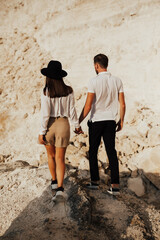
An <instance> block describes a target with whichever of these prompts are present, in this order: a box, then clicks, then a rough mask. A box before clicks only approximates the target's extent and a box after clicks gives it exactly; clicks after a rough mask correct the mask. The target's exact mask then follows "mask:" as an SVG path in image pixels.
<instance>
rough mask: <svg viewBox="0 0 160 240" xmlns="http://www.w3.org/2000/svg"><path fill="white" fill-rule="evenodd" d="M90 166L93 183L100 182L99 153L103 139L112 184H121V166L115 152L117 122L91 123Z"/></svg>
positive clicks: (89, 124) (89, 123) (89, 125)
mask: <svg viewBox="0 0 160 240" xmlns="http://www.w3.org/2000/svg"><path fill="white" fill-rule="evenodd" d="M88 127H89V164H90V174H91V181H98V180H99V170H98V159H97V153H98V148H99V145H100V142H101V137H103V141H104V145H105V149H106V152H107V155H108V159H109V166H110V170H111V183H115V184H118V183H119V166H118V158H117V152H116V150H115V129H116V122H115V121H110V120H109V121H99V122H89V121H88Z"/></svg>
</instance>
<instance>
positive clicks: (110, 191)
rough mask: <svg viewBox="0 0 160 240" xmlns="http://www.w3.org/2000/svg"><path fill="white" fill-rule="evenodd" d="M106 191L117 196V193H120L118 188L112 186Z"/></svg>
mask: <svg viewBox="0 0 160 240" xmlns="http://www.w3.org/2000/svg"><path fill="white" fill-rule="evenodd" d="M107 192H108V193H109V194H111V195H115V196H117V195H119V194H120V191H119V188H112V187H110V189H109V190H107Z"/></svg>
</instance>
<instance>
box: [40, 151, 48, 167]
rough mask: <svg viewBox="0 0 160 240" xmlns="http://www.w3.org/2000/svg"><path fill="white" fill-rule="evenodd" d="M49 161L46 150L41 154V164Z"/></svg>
mask: <svg viewBox="0 0 160 240" xmlns="http://www.w3.org/2000/svg"><path fill="white" fill-rule="evenodd" d="M47 162H48V157H47V154H46V153H45V152H43V153H41V154H40V156H39V165H43V164H45V163H47Z"/></svg>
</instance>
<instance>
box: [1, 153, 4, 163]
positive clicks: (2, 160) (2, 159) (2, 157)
mask: <svg viewBox="0 0 160 240" xmlns="http://www.w3.org/2000/svg"><path fill="white" fill-rule="evenodd" d="M1 162H5V157H4V156H3V155H2V154H0V163H1Z"/></svg>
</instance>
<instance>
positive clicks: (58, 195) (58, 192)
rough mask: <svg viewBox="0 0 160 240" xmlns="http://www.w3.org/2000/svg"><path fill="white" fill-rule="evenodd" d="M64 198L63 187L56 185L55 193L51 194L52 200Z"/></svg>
mask: <svg viewBox="0 0 160 240" xmlns="http://www.w3.org/2000/svg"><path fill="white" fill-rule="evenodd" d="M64 199H65V195H64V188H63V187H58V188H57V189H56V193H55V195H54V196H53V198H52V200H53V201H55V200H64Z"/></svg>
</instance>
